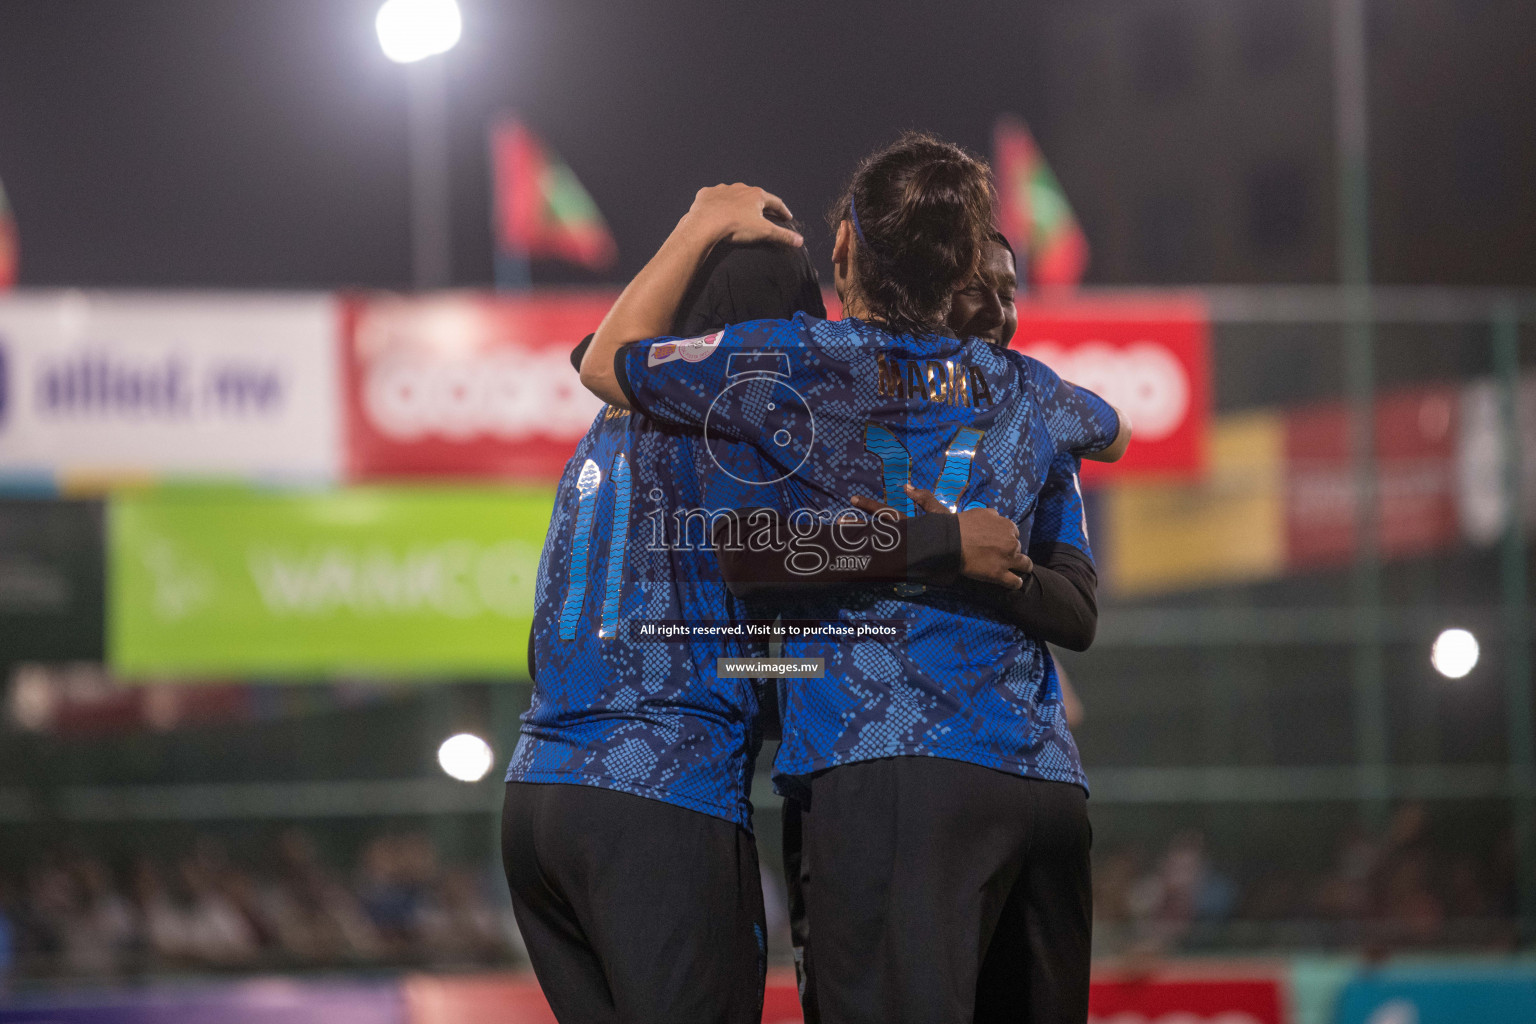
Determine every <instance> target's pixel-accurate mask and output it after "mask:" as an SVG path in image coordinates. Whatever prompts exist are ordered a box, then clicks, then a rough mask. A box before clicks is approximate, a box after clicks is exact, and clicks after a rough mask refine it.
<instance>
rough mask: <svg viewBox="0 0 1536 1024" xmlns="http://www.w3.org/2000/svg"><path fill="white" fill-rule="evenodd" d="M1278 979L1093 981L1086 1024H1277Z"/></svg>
mask: <svg viewBox="0 0 1536 1024" xmlns="http://www.w3.org/2000/svg"><path fill="white" fill-rule="evenodd" d="M1285 1020H1286V1018H1285V1016H1284V1011H1283V1004H1282V1000H1281V980H1280V978H1279V977H1209V978H1206V977H1198V976H1196V977H1187V978H1186V977H1177V976H1174V977H1166V976H1152V977H1146V978H1137V977H1125V978H1096V979H1095V980H1094V982H1093V984H1092V986H1091V987H1090V988H1089V990H1088V1024H1282V1022H1283V1021H1285Z"/></svg>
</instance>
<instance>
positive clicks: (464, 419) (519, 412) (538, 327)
mask: <svg viewBox="0 0 1536 1024" xmlns="http://www.w3.org/2000/svg"><path fill="white" fill-rule="evenodd" d="M612 304H613V295H611V294H609V293H606V292H603V293H544V294H531V295H526V296H517V297H508V298H502V297H497V296H489V295H476V294H470V293H448V294H444V295H433V296H425V297H420V298H414V297H403V296H379V297H363V298H356V299H353V300H351V301H349V302H348V303H347V307H346V315H345V337H344V346H345V350H346V358H345V360H344V367H345V371H344V372H345V379H346V383H345V387H346V403H345V415H346V456H347V458H346V467H347V475H348V477H349V479H352V480H378V479H388V478H399V477H422V476H431V477H478V478H484V477H496V478H499V479H509V480H513V479H517V480H554V479H557V478H558V477H559V476H560V471H561V470H562V469H563V468H564V466H565V462H566V460H567V459H568V458H570V456H571V453H572V452H573V451H574V450H575V448H576V442H577V441H578V440H579V439H580V438H581V435H582V434H584V433H586V430H587V427H589V426H590V425H591V423H592V418H593V417H594V416H595V415H597V412H598V410H599V409H601V408H602V402H601V401H600V400H598V399H597V398H596V397H594V396H593V395H591V394H590V393H589V392H588V391H587V390H586V389H585V388H583V387H582V386H581V380H580V378H579V377H578V376H577V374H576V371H575V370H574V369H573V368H572V367H571V362H570V354H571V349H573V348H574V347H575V346H576V344H577V343H578V342H579V341H580V340H581V339H582V338H584V337H585V336H586V335H588V334H590V333H591V332H592V331H593V330H595V329H596V328H597V324H598V321H600V320H601V319H602V318H603V314H605V313H607V312H608V307H609V306H611V305H612Z"/></svg>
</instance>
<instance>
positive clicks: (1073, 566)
mask: <svg viewBox="0 0 1536 1024" xmlns="http://www.w3.org/2000/svg"><path fill="white" fill-rule="evenodd" d="M1016 282H1017V279H1016V272H1015V264H1014V258H1013V251H1012V248H1011V247H1010V246H1009V245H1008V242H1007V240H1006V239H1005V238H1003V236H1002V235H1001V234H995V235H994V236H993V238H992V240H991V243H990V244H989V245H988V246H987V249H986V250H985V253H984V255H983V258H982V262H981V267H980V269H979V270H978V271H977V274H976V276H975V277H974V278H973V279H972V281H971V283H970V284H969V285H967V286H966V287H965V288H963V289H961V290H960V291H958V292H956V293H955V297H954V301H953V303H952V304H951V307H950V313H949V317H948V323H949V326H950V329H951V330H953V331H954V332H955V333H956V334H957V335H959V336H961V337H979V338H982V339H983V340H986V341H988V342H991V343H992V344H994V345H999V346H1006V345H1007V344H1008V343H1009V341H1011V340H1012V338H1013V335H1014V333H1015V331H1016V330H1017V327H1018V311H1017V309H1016V307H1015V305H1014V292H1015V290H1016V286H1017V284H1016ZM1078 470H1079V466H1078V460H1077V459H1076V458H1075V457H1074V456H1072V455H1060V456H1058V457H1057V458H1056V461H1054V462H1053V463H1052V464H1051V468H1050V471H1049V472H1048V473H1047V476H1046V482H1045V486H1044V487H1043V488H1042V489H1041V491H1040V497H1039V500H1038V502H1037V504H1036V507H1035V512H1034V515H1033V517H1032V518H1031V520H1030V521H1029V523H1028V524H1027V525H1026V529H1027V531H1028V532H1027V540H1028V544H1027V546H1026V549H1025V550H1027V552H1028V556H1027V559H1026V560H1027V561H1029V562H1030V563H1031V565H1030V567H1029V569H1028V571H1027V575H1026V577H1025V579H1026V581H1027V583H1026V585H1024V586H1022V587H1021V588H1019V589H1018V590H1000V589H997V588H995V587H979V586H976V585H974V584H970V583H969V582H968V581H966V580H963V579H957V578H956V577H955V574H956V570H957V567H958V565H959V560H960V553H959V545H958V544H955V543H953V542H951V543H949V544H947V545H944V544H940V543H935V542H929V547H930V549H933V550H936V551H945V549H946V548H947V549H948V550H947V551H945V554H944V555H943V557H941V558H937V559H935V558H928V559H925V558H923V557H922V556H919V557H917V558H914V559H909V561H912V562H915V563H917V564H922V563H923V562H924V561H930V562H933V563H934V564H932V565H931V566H929V567H928V569H927V574H926V576H925V578H929V579H931V580H932V581H934V582H939V583H943V584H948V585H951V586H954V585H956V584H959V585H961V586H962V587H965V588H966V592H967V596H969V597H971V598H973V599H975V600H976V602H977V604H978V606H979V608H978V611H979V612H980V611H981V610H982V609H985V613H988V614H994V615H999V616H1001V617H1004V618H1006V619H1008V620H1009V621H1011V622H1013V624H1014V625H1016V626H1017V627H1018V628H1019V629H1021V630H1022V631H1023V632H1025V633H1026V634H1027V635H1028V636H1030V637H1031V638H1032V639H1034V640H1040V641H1047V642H1050V643H1054V644H1059V645H1061V646H1064V647H1066V648H1068V649H1070V650H1083V649H1085V648H1086V647H1087V646H1088V644H1089V643H1090V642H1091V641H1092V639H1093V634H1094V631H1095V628H1096V625H1097V619H1098V609H1097V602H1096V590H1097V582H1098V577H1097V573H1096V571H1095V569H1094V566H1093V557H1092V552H1091V550H1090V549H1089V546H1088V533H1087V525H1086V519H1085V516H1084V509H1083V499H1082V492H1081V489H1080V488H1079V486H1078V479H1077V474H1078ZM913 498H914V501H916V503H917V504H918V505H919V507H921V508H922V510H923V511H924V512H925V513H926V515H924V516H921V517H919V518H918V519H916V520H907V521H905V522H904V524H903V525H906V526H908V534H909V538H908V539H909V549H910V547H912V546H916V545H918V544H919V541H920V539H921V538H922V537H925V536H933V537H940V538H942V537H943V536H944V534H945V532H946V531H948V532H958V531H957V530H956V527H957V526H958V522H957V520H958V519H959V518H960V517H959V516H956V515H954V514H952V513H950V512H949V510H947V509H946V508H944V507H943V506H942V505H940V504H939V503H938V502H937V501H936V500H935V499H934V498H933V496H932V494H931V493H929V492H927V491H914V492H913ZM853 503H854V504H855V505H856V506H857V507H859V508H861V509H863V510H865V511H871V512H873V511H880V510H886V513H887V514H891V512H892V511H893V510H890V507H889V506H886V505H885V504H884V503H883V502H876V501H873V500H871V499H867V498H859V497H855V498H854V501H853ZM919 526H922V527H924V529H922V530H918V529H917V527H919ZM827 534H828V537H827V539H826V543H827V545H828V546H829V547H831V546H833V545H835V544H836V543H837V539H836V538H835V537H833V536H831V534H832V531H831V530H828V531H827ZM946 559H947V561H946ZM721 568H722V571H723V572H724V574H725V576H726V579H727V581H729V582H730V583H731V586H732V588H733V590H735V591H739V592H741V593H742V594H743V595H744V596H749V597H750V596H753V595H761V596H764V597H766V598H767V599H768V600H769V601H771V602H773V605H771V606H770V607H771V609H772V611H771V613H772V614H780V615H783V616H785V617H790V618H793V617H796V612H795V610H794V602H795V598H796V596H797V595H799V594H803V593H804V592H805V590H806V584H805V583H804V581H803V580H802V581H798V582H792V581H793V579H794V578H793V576H792V574H787V573H781V574H777V575H774V574H771V573H769V574H765V573H764V572H763V571H762V568H761V567H760V566H758V565H755V564H753V562H752V560H751V559H749V558H747V557H745V556H744V555H743V554H741V553H737V552H732V551H729V550H726V551H723V552H722V553H721ZM946 569H947V571H948V572H949V573H950V578H949V579H947V580H945V579H943V578H942V573H943V572H944V571H945V570H946ZM908 578H909V579H910V578H915V577H913V576H912V575H911V574H910V573H909V577H908ZM859 579H860V574H858V573H845V574H842V575H841V576H840V577H837V578H836V580H835V582H841V583H849V582H858V581H859ZM818 582H821V581H820V580H818ZM769 613H770V612H769V611H766V610H757V611H755V612H754V614H769ZM1051 663H1052V666H1053V667H1054V668H1055V669H1056V672H1057V678H1058V684H1059V687H1060V691H1061V701H1062V715H1063V717H1064V718H1066V720H1067V722H1068V724H1069V725H1070V726H1071V727H1072V728H1076V727H1077V724H1078V719H1077V717H1076V715H1074V709H1073V702H1074V701H1075V697H1074V695H1073V694H1072V693H1071V690H1070V688H1069V684H1068V683H1067V680H1066V677H1065V676H1064V675H1062V674H1061V672H1060V666H1059V665H1056V663H1055V659H1054V657H1052V661H1051ZM1077 714H1080V709H1079V711H1078V712H1077ZM801 834H802V819H801V807H800V803H799V801H798V800H797V799H796V798H795V797H793V796H789V797H786V798H785V800H784V808H783V859H784V869H785V875H786V882H787V886H788V896H789V916H790V931H791V939H792V942H793V945H794V952H795V968H796V973H797V974H798V976H799V982H800V997H801V1003H802V1006H803V1008H804V1012H805V1018H806V1022H807V1024H820V1021H821V1018H820V1016H819V1013H818V1007H817V997H816V971H815V959H816V958H815V955H814V952H813V949H812V946H813V943H812V942H811V936H812V929H811V927H810V920H809V918H808V916H807V914H806V903H807V900H806V896H807V895H808V892H809V871H808V870H807V869H808V863H807V862H806V859H805V857H804V855H803V848H802V843H801ZM1078 854H1079V855H1078V856H1075V857H1071V858H1043V859H1042V858H1028V859H1026V860H1024V862H1023V866H1022V867H1021V869H1020V876H1021V877H1020V880H1019V881H1017V882H1015V884H1014V888H1013V890H1012V892H1011V893H1010V895H1009V897H1008V899H1007V900H1006V901H1005V903H1004V906H1003V910H1002V913H1001V914H1000V916H999V918H998V922H997V926H996V928H995V929H994V930H993V933H992V938H991V940H990V942H989V943H988V945H987V955H986V957H985V959H984V961H983V965H982V969H981V971H980V973H979V976H978V978H977V983H976V1017H975V1019H976V1020H978V1021H994V1020H996V1021H1020V1020H1024V1021H1028V1020H1030V1019H1033V1018H1032V1015H1031V1013H1030V993H1031V992H1032V991H1033V992H1042V991H1049V989H1050V986H1049V985H1048V984H1042V983H1041V982H1040V981H1038V980H1032V978H1033V977H1034V976H1035V975H1037V974H1038V973H1039V972H1041V971H1047V970H1051V971H1057V972H1058V973H1060V972H1061V968H1062V967H1063V966H1064V965H1063V964H1062V963H1060V960H1061V959H1062V958H1061V957H1060V956H1059V955H1053V954H1052V952H1051V951H1053V950H1056V949H1073V948H1075V949H1079V950H1081V953H1082V956H1081V959H1080V960H1079V961H1078V962H1077V963H1075V964H1069V965H1065V966H1067V967H1069V968H1070V972H1071V973H1072V974H1075V975H1077V976H1079V977H1085V976H1086V972H1087V970H1088V958H1087V952H1088V950H1087V944H1086V943H1085V942H1082V941H1075V940H1074V939H1075V937H1077V936H1080V935H1082V934H1086V932H1087V930H1088V929H1090V928H1091V926H1092V921H1091V915H1089V914H1088V913H1087V902H1086V898H1082V899H1080V900H1079V901H1078V902H1077V903H1076V906H1077V907H1078V908H1080V909H1079V911H1078V912H1076V913H1068V914H1060V913H1054V914H1053V913H1050V907H1046V908H1044V912H1042V909H1041V908H1039V907H1037V906H1036V905H1035V904H1036V901H1037V900H1038V898H1039V894H1041V893H1047V894H1052V893H1058V892H1059V893H1074V892H1078V893H1080V892H1081V891H1082V890H1083V889H1084V888H1085V887H1086V886H1087V885H1088V881H1089V877H1088V857H1087V850H1086V849H1082V850H1080V851H1078ZM1063 930H1065V931H1067V932H1068V935H1067V937H1066V939H1065V941H1063V936H1062V935H1061V934H1060V932H1061V931H1063ZM1036 1016H1038V1015H1036Z"/></svg>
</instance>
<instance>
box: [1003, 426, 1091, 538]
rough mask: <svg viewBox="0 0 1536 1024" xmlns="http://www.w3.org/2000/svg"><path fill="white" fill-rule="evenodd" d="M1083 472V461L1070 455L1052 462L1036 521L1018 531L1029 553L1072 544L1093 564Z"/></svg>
mask: <svg viewBox="0 0 1536 1024" xmlns="http://www.w3.org/2000/svg"><path fill="white" fill-rule="evenodd" d="M1081 469H1082V460H1081V459H1079V458H1078V457H1077V456H1076V455H1073V454H1071V453H1070V452H1067V453H1063V454H1061V455H1058V456H1056V458H1055V459H1054V460H1053V461H1052V462H1051V468H1050V470H1049V471H1048V472H1047V473H1046V476H1045V485H1044V486H1043V487H1041V488H1040V498H1039V500H1038V501H1037V503H1036V507H1035V514H1034V517H1033V518H1032V519H1031V520H1030V521H1029V522H1027V523H1024V524H1022V525H1021V526H1020V529H1019V535H1020V536H1021V537H1023V538H1024V550H1025V551H1026V552H1029V551H1031V550H1034V549H1036V548H1038V547H1040V546H1041V545H1043V544H1069V545H1071V546H1072V547H1074V548H1076V549H1077V550H1079V551H1081V552H1082V553H1083V556H1084V557H1086V558H1087V559H1088V560H1089V561H1090V562H1091V561H1093V549H1092V548H1091V547H1089V546H1088V515H1087V513H1086V511H1085V510H1084V509H1083V491H1082V485H1081V483H1080V481H1079V479H1078V474H1079V473H1080V471H1081Z"/></svg>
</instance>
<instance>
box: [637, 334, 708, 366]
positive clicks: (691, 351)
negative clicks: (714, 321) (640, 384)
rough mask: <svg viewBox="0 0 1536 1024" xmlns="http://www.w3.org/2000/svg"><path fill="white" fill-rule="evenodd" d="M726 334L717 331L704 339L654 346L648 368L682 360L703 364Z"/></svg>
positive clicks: (647, 360) (664, 342) (689, 339)
mask: <svg viewBox="0 0 1536 1024" xmlns="http://www.w3.org/2000/svg"><path fill="white" fill-rule="evenodd" d="M724 333H725V332H723V331H716V332H715V333H714V334H706V335H704V336H703V337H702V338H684V339H683V340H682V341H663V342H661V343H659V344H656V345H652V346H651V351H650V355H649V356H648V357H647V359H646V365H647V366H661V365H663V364H665V363H671V362H675V361H677V360H679V359H681V360H682V361H683V362H685V363H702V362H703V361H704V360H706V359H708V358H709V357H710V356H712V355H714V354H715V349H717V348H719V347H720V337H721V335H722V334H724Z"/></svg>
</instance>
